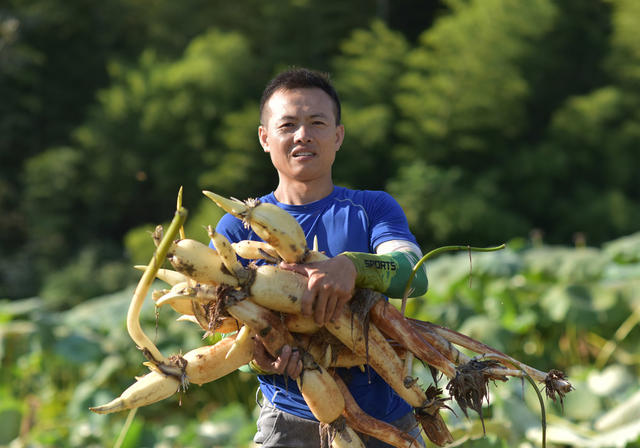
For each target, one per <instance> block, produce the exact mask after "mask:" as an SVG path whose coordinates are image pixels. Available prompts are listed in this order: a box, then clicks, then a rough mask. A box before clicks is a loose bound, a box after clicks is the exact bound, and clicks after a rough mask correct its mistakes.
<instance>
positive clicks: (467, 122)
mask: <svg viewBox="0 0 640 448" xmlns="http://www.w3.org/2000/svg"><path fill="white" fill-rule="evenodd" d="M449 4H450V6H451V8H452V9H453V12H454V13H453V14H451V15H449V16H446V17H442V18H440V20H438V21H437V22H436V23H435V24H434V26H433V27H432V28H431V29H429V30H427V31H426V32H425V33H424V34H423V35H422V36H421V39H420V44H419V45H418V46H417V47H416V48H415V49H414V50H413V51H412V52H411V53H410V54H409V56H408V58H407V67H408V70H407V73H406V74H405V75H404V76H403V77H402V79H401V80H400V84H401V90H400V92H399V93H398V94H397V95H396V97H395V100H396V102H397V107H398V109H399V110H400V113H401V116H400V120H399V122H398V133H399V135H400V136H401V141H400V142H398V144H397V146H396V147H395V148H394V149H395V151H396V153H397V157H398V158H399V160H400V161H401V163H402V164H403V165H406V166H407V167H409V166H411V167H412V168H413V170H412V171H409V168H407V169H405V170H403V171H401V172H400V173H399V174H398V175H396V176H395V177H394V179H393V181H392V182H391V183H390V184H389V188H390V190H392V191H393V193H394V194H395V195H396V196H398V197H402V198H403V200H402V204H403V205H404V206H405V209H408V208H411V207H415V205H416V204H418V203H421V204H423V213H422V214H421V215H419V216H418V215H416V216H414V218H413V219H412V220H411V225H412V226H413V228H414V231H416V233H418V234H419V235H420V236H421V238H422V240H421V242H422V243H423V244H425V245H428V246H430V245H435V244H444V243H447V242H450V240H451V239H452V238H455V239H456V240H458V241H457V242H458V243H465V242H469V243H472V244H491V243H495V242H496V241H495V240H493V238H494V237H495V236H496V235H502V238H500V240H504V239H506V238H510V237H512V236H514V235H522V234H526V232H528V230H529V228H528V227H529V224H528V223H527V218H526V217H525V216H519V214H520V213H522V209H521V207H513V205H514V204H511V203H509V192H508V191H504V190H503V189H502V187H501V184H500V182H501V176H503V165H504V161H505V160H506V159H508V158H509V157H511V156H512V152H513V150H514V146H515V145H516V144H517V142H518V139H519V138H521V137H522V134H523V132H524V131H525V130H526V129H527V107H526V105H527V101H528V99H529V96H530V95H531V93H532V92H531V91H530V87H529V85H528V82H527V80H526V78H525V77H524V74H523V72H522V69H521V66H520V63H521V62H522V61H523V60H525V58H526V57H527V56H528V55H529V54H530V53H532V52H539V51H543V50H541V49H540V47H539V43H540V40H541V38H542V37H543V36H544V35H545V33H546V32H547V31H548V30H549V28H550V26H551V25H552V23H553V19H554V16H555V9H554V7H553V5H552V4H551V2H548V1H535V2H527V3H526V4H520V3H519V4H518V5H516V4H515V3H514V2H511V1H507V0H490V1H483V2H479V1H469V2H467V1H456V2H449ZM417 161H423V162H424V165H425V168H423V169H427V172H428V173H431V174H430V175H428V176H427V177H426V178H423V180H421V179H420V175H418V174H416V173H417V172H416V170H419V169H420V168H419V166H420V165H419V164H418V163H417ZM454 167H456V168H455V169H454ZM408 172H413V173H414V174H413V175H407V173H408ZM453 174H455V175H453ZM439 176H444V178H443V179H446V184H445V186H442V187H443V189H442V190H441V189H439V186H438V183H439V182H440V181H441V180H440V178H439ZM420 183H423V186H420ZM428 185H431V186H428ZM423 188H427V189H429V190H430V191H433V194H430V195H427V197H423V196H422V195H421V194H418V193H419V192H420V191H421V189H423ZM443 191H449V192H450V194H446V195H442V192H443ZM409 192H414V194H413V195H410V193H409ZM453 192H456V193H453ZM434 195H436V196H439V200H435V201H434V200H433V199H435V198H434ZM445 197H446V198H447V200H445V199H444V198H445ZM429 199H431V201H430V200H429ZM445 202H446V203H448V204H449V205H448V206H445ZM436 215H437V217H436ZM462 217H464V219H463V218H462ZM436 221H437V222H440V223H441V224H440V225H439V226H437V229H436V227H434V226H436ZM445 223H446V224H445ZM445 229H446V231H445ZM481 229H482V230H481ZM489 229H490V230H489Z"/></svg>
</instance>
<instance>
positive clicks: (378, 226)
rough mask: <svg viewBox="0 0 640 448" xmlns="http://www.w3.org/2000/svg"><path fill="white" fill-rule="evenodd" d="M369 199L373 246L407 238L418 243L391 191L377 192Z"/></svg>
mask: <svg viewBox="0 0 640 448" xmlns="http://www.w3.org/2000/svg"><path fill="white" fill-rule="evenodd" d="M375 193H376V194H373V195H370V198H369V199H368V200H367V203H368V204H367V208H368V209H369V218H370V228H371V237H370V238H371V247H372V248H374V249H375V248H376V247H377V246H378V245H380V244H382V243H384V242H385V241H390V240H405V241H411V242H412V243H414V244H416V245H417V244H418V243H417V241H416V238H415V236H413V234H412V233H411V230H409V222H408V221H407V217H406V215H405V213H404V210H403V209H402V207H401V206H400V204H399V203H398V201H396V200H395V199H394V198H393V197H392V196H391V195H390V194H389V193H386V192H384V191H379V192H375Z"/></svg>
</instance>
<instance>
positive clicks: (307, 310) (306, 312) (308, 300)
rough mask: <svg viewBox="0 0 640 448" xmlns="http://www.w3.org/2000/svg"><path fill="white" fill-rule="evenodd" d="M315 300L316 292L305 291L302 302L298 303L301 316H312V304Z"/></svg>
mask: <svg viewBox="0 0 640 448" xmlns="http://www.w3.org/2000/svg"><path fill="white" fill-rule="evenodd" d="M315 300H316V292H315V291H313V290H311V289H307V290H305V292H304V294H302V302H300V308H301V311H302V315H303V316H311V315H312V314H313V304H314V302H315Z"/></svg>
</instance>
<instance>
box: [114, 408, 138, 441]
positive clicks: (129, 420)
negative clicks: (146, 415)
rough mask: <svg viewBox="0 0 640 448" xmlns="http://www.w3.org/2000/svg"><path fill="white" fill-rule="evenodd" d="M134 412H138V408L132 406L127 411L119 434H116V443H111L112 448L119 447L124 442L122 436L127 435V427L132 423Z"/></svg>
mask: <svg viewBox="0 0 640 448" xmlns="http://www.w3.org/2000/svg"><path fill="white" fill-rule="evenodd" d="M136 412H138V408H133V409H131V410H130V411H129V414H128V415H127V419H126V420H125V422H124V425H123V426H122V429H121V430H120V434H119V435H118V440H116V443H115V445H113V448H120V447H121V446H122V444H123V443H124V438H125V437H126V436H127V433H128V432H129V428H130V427H131V424H132V423H133V419H134V418H135V416H136Z"/></svg>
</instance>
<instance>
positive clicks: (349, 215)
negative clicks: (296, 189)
mask: <svg viewBox="0 0 640 448" xmlns="http://www.w3.org/2000/svg"><path fill="white" fill-rule="evenodd" d="M260 200H261V201H263V202H270V203H272V204H276V205H277V206H278V207H281V208H283V209H284V210H286V211H287V212H289V213H290V214H291V215H292V216H293V217H294V218H295V219H296V220H297V221H298V222H299V223H300V226H301V227H302V229H303V230H304V233H305V235H306V238H307V244H308V245H309V247H312V245H313V240H314V237H316V236H317V238H318V249H319V250H320V251H324V252H325V254H326V255H328V256H329V257H335V256H336V255H339V254H341V253H342V252H345V251H352V252H367V253H375V248H376V247H377V246H378V245H379V244H381V243H384V242H385V241H389V240H406V241H411V242H413V243H414V244H417V242H416V239H415V237H414V236H413V235H412V234H411V232H410V231H409V225H408V222H407V218H406V216H405V214H404V212H403V210H402V208H401V207H400V205H399V204H398V203H397V202H396V200H395V199H393V198H392V197H391V195H389V194H388V193H386V192H384V191H369V190H349V189H347V188H343V187H334V189H333V192H332V193H331V194H330V195H329V196H327V197H325V198H323V199H320V200H319V201H315V202H312V203H310V204H305V205H289V204H283V203H280V202H278V201H277V199H276V198H275V196H274V194H273V193H270V194H268V195H266V196H263V197H261V198H260ZM216 231H217V232H219V233H221V234H223V235H224V236H226V237H227V238H228V239H229V240H230V241H231V242H237V241H241V240H257V241H261V238H260V237H258V236H257V235H256V234H255V233H254V232H253V231H251V230H250V229H246V228H245V227H244V225H243V224H242V222H241V221H240V220H239V219H237V218H235V217H233V216H232V215H229V214H227V215H225V216H223V217H222V219H220V222H219V223H218V225H217V228H216ZM337 371H338V372H339V374H340V376H341V377H342V378H343V379H344V380H345V383H346V384H347V386H348V388H349V390H350V391H351V393H352V395H353V397H354V398H355V400H356V402H357V403H358V405H359V406H360V407H361V408H362V409H363V410H364V411H365V412H366V413H368V414H369V415H371V416H372V417H374V418H377V419H379V420H383V421H386V422H392V421H394V420H397V419H399V418H400V417H402V416H404V415H405V414H407V413H408V412H409V411H411V406H410V405H409V404H408V403H407V402H405V401H404V400H403V399H402V398H400V397H399V396H398V395H397V394H396V393H395V392H394V390H393V389H392V388H391V387H390V386H389V385H387V383H386V382H385V381H384V380H383V379H382V378H381V377H380V376H379V375H378V374H377V373H376V372H375V371H374V370H373V369H372V368H365V371H364V372H362V371H361V370H360V368H359V367H353V368H349V369H345V368H340V369H337ZM258 380H259V382H260V389H261V390H262V393H263V395H264V396H265V398H266V399H268V400H269V401H270V402H271V403H273V405H274V406H275V407H276V408H278V409H281V410H283V411H285V412H288V413H290V414H293V415H297V416H298V417H302V418H306V419H310V420H315V417H314V416H313V414H312V413H311V411H310V410H309V408H308V407H307V405H306V403H305V401H304V398H303V397H302V395H301V394H300V390H299V389H298V386H297V384H296V382H295V381H292V380H291V379H290V378H287V380H288V381H285V378H284V377H283V376H282V375H258Z"/></svg>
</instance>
